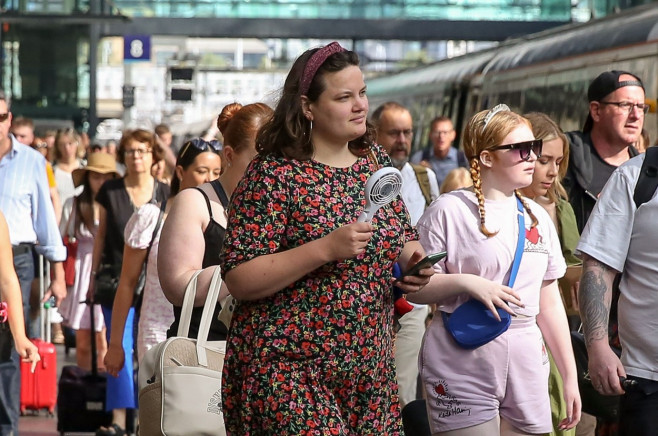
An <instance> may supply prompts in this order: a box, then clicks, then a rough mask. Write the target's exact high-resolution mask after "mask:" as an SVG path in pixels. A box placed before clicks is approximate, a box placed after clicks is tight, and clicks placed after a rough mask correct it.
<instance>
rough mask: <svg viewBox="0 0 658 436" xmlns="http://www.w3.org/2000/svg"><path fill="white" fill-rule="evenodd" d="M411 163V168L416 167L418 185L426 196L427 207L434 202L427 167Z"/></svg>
mask: <svg viewBox="0 0 658 436" xmlns="http://www.w3.org/2000/svg"><path fill="white" fill-rule="evenodd" d="M409 165H411V168H413V169H414V173H416V179H417V180H418V185H419V186H420V190H421V191H422V193H423V197H425V207H427V206H429V205H430V203H431V202H432V188H431V186H430V178H429V176H428V174H427V168H426V167H424V166H422V165H418V164H409Z"/></svg>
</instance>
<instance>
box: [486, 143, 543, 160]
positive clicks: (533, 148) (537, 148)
mask: <svg viewBox="0 0 658 436" xmlns="http://www.w3.org/2000/svg"><path fill="white" fill-rule="evenodd" d="M542 146H543V141H542V140H541V139H533V140H532V141H524V142H517V143H514V144H506V145H498V146H496V147H491V148H490V149H489V150H493V151H495V150H518V151H519V157H520V158H521V160H523V161H528V160H530V152H533V153H535V156H537V157H540V156H541V149H542Z"/></svg>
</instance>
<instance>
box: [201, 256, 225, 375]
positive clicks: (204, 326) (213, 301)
mask: <svg viewBox="0 0 658 436" xmlns="http://www.w3.org/2000/svg"><path fill="white" fill-rule="evenodd" d="M220 274H221V268H220V267H219V266H216V267H215V270H214V271H213V273H212V280H211V281H210V287H209V288H208V295H207V296H206V302H205V303H204V305H203V314H202V315H201V321H200V322H199V334H198V335H197V339H196V353H197V359H198V361H199V365H201V366H205V367H207V366H208V356H207V354H206V343H207V342H208V333H209V332H210V324H212V321H213V319H212V318H213V314H214V313H215V306H216V305H217V299H218V298H219V289H220V288H221V287H222V279H221V277H220Z"/></svg>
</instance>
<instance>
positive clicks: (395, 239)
mask: <svg viewBox="0 0 658 436" xmlns="http://www.w3.org/2000/svg"><path fill="white" fill-rule="evenodd" d="M365 88H366V87H365V84H364V81H363V74H362V73H361V70H360V69H359V67H358V57H357V55H356V54H355V53H354V52H351V51H346V50H344V49H343V48H342V47H341V46H340V45H338V43H332V44H330V45H328V46H325V47H323V48H320V49H311V50H308V51H307V52H305V53H304V54H302V55H301V56H300V57H299V58H298V59H297V61H296V62H295V64H294V65H293V67H292V69H291V72H290V73H289V75H288V77H287V79H286V82H285V84H284V88H283V93H282V96H281V100H280V102H279V104H278V105H277V108H276V110H275V112H274V116H273V118H272V120H271V121H270V122H269V123H268V124H266V125H265V126H264V127H263V128H262V129H261V130H260V132H259V134H258V137H257V141H256V144H257V150H258V156H257V157H256V158H255V159H254V160H253V161H252V162H251V164H250V166H249V167H248V169H247V171H246V173H245V177H244V178H243V179H242V181H241V182H240V184H239V185H238V187H237V189H236V190H235V191H234V194H233V198H232V203H231V207H230V210H229V217H228V227H227V233H226V238H225V243H224V256H225V261H224V271H223V274H224V275H225V280H226V284H227V286H228V289H229V291H230V292H231V294H232V295H233V296H234V297H235V298H236V299H237V300H238V305H237V307H236V309H235V312H234V314H233V320H232V322H231V328H230V331H229V337H228V344H227V356H226V363H225V367H224V377H223V381H222V386H223V404H224V414H225V420H226V427H227V430H228V431H229V433H231V434H240V435H260V434H273V433H277V434H280V435H292V434H294V435H298V434H337V435H363V434H377V435H397V434H402V422H401V419H400V407H399V403H398V398H397V383H396V380H395V369H394V364H393V350H392V326H393V301H392V289H391V288H392V284H393V283H394V282H393V278H392V267H393V264H394V263H395V262H396V261H400V263H401V265H403V269H404V270H406V269H407V268H408V267H409V266H410V265H413V264H415V263H416V262H418V261H419V260H420V259H421V258H422V256H423V255H424V253H423V251H422V248H421V247H420V244H419V243H418V242H417V235H416V233H415V232H414V230H413V229H412V227H411V225H410V223H409V217H408V214H407V211H406V208H405V206H404V204H403V202H402V201H401V199H400V198H399V197H398V198H397V199H396V200H395V201H393V202H392V203H391V204H390V205H388V206H385V207H383V208H381V209H380V210H379V211H378V212H377V213H376V214H375V216H374V217H373V219H372V220H371V221H370V222H356V221H357V217H358V216H359V214H360V213H361V212H362V211H363V210H364V207H365V197H364V187H365V183H366V180H367V179H368V177H369V176H370V175H371V174H372V173H374V172H375V171H376V170H377V169H378V168H379V167H380V166H390V159H389V158H388V157H387V156H386V154H385V153H384V152H383V151H382V149H381V148H379V147H377V146H374V145H373V144H372V130H371V129H370V126H369V124H368V123H367V121H366V117H367V113H368V99H367V97H366V95H365ZM431 274H432V269H431V268H427V269H425V270H423V271H422V273H421V275H419V276H410V277H407V278H405V279H404V281H403V282H395V283H396V284H397V285H399V286H400V287H401V288H402V289H403V290H405V291H407V292H415V291H418V290H419V289H421V288H422V287H423V286H424V285H425V284H426V283H427V282H428V281H429V276H430V275H431Z"/></svg>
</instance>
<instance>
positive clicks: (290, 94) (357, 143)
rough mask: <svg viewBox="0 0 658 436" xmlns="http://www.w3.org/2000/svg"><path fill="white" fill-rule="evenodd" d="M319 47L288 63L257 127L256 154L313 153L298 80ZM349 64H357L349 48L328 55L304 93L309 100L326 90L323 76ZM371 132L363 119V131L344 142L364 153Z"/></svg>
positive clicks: (299, 157) (288, 155)
mask: <svg viewBox="0 0 658 436" xmlns="http://www.w3.org/2000/svg"><path fill="white" fill-rule="evenodd" d="M318 50H319V48H313V49H310V50H307V51H305V52H304V53H302V54H301V55H300V56H299V57H298V58H297V60H295V62H294V63H293V65H292V68H291V69H290V72H289V73H288V76H287V77H286V80H285V82H284V85H283V90H282V91H281V97H280V99H279V102H278V103H277V105H276V108H275V109H274V115H273V116H272V118H271V119H270V121H269V122H268V123H267V124H265V126H263V128H261V130H260V131H259V132H258V136H257V138H256V150H257V151H258V154H260V155H263V156H265V155H273V156H278V157H286V158H292V159H297V160H308V159H310V158H311V157H312V156H313V144H312V143H311V135H310V130H311V122H310V121H309V120H308V119H307V118H306V117H305V116H304V112H303V110H302V95H301V92H300V82H301V77H302V74H303V73H304V67H305V66H306V63H307V62H308V60H309V59H310V57H311V56H313V53H315V52H316V51H318ZM349 66H357V67H358V66H359V56H358V55H357V54H356V53H355V52H353V51H349V50H346V51H343V52H339V53H334V54H332V55H330V56H329V57H328V58H327V60H326V61H325V62H324V63H323V64H322V65H321V66H320V68H319V69H318V71H317V73H316V74H315V77H313V80H312V81H311V85H310V87H309V89H308V92H307V93H306V96H307V97H308V99H309V101H310V102H315V101H317V100H318V98H319V97H320V95H321V94H322V92H324V90H325V89H326V84H325V80H324V76H325V75H326V74H331V73H336V72H339V71H342V70H343V69H345V68H347V67H349ZM374 138H375V133H374V129H373V127H372V125H371V124H370V123H369V122H366V133H365V134H363V135H362V136H360V137H359V138H356V139H354V140H352V141H350V142H349V143H348V147H349V148H350V150H351V151H352V153H354V154H355V155H357V156H365V155H366V154H368V151H369V150H370V145H371V144H372V143H373V141H374Z"/></svg>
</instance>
